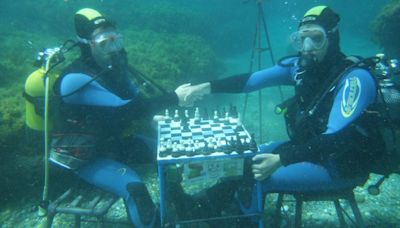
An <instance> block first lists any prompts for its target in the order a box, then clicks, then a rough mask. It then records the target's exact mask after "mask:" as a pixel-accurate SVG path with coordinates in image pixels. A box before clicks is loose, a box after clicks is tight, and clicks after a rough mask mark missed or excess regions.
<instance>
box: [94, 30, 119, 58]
mask: <svg viewBox="0 0 400 228" xmlns="http://www.w3.org/2000/svg"><path fill="white" fill-rule="evenodd" d="M92 45H93V46H94V47H95V48H98V49H100V50H101V52H103V53H111V52H117V51H120V50H121V49H122V48H123V40H122V35H121V34H119V33H116V32H106V33H101V34H98V35H96V36H95V37H94V38H93V39H92Z"/></svg>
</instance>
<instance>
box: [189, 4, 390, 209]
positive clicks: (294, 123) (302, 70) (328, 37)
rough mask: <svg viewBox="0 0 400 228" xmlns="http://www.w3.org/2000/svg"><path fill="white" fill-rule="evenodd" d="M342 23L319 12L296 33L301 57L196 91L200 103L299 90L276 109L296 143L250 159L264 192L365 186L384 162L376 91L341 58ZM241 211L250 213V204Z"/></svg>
mask: <svg viewBox="0 0 400 228" xmlns="http://www.w3.org/2000/svg"><path fill="white" fill-rule="evenodd" d="M339 20H340V18H339V16H338V15H337V14H336V13H335V12H333V11H332V10H331V9H330V8H329V7H327V6H317V7H314V8H312V9H310V10H309V11H307V12H306V14H305V15H304V17H303V19H302V20H301V22H300V24H299V27H298V31H297V32H295V33H293V34H292V35H291V41H292V42H293V45H294V47H295V48H296V50H298V52H299V55H298V56H294V57H287V58H283V59H282V60H281V61H280V63H279V64H278V65H276V66H274V67H271V68H268V69H264V70H261V71H258V72H255V73H252V74H241V75H236V76H231V77H227V78H224V79H220V80H215V81H211V82H206V83H203V84H199V85H193V86H191V94H193V95H196V97H197V98H198V97H201V96H202V95H205V94H209V93H244V92H246V93H247V92H252V91H256V90H259V89H262V88H264V87H269V86H277V85H292V86H294V88H295V95H294V97H292V98H291V99H289V100H287V101H285V102H283V104H281V105H279V106H278V107H279V108H280V110H282V111H284V113H285V120H286V125H287V131H288V135H289V138H290V140H289V141H287V142H273V143H270V144H263V145H260V147H259V150H260V154H257V155H256V156H254V157H253V159H252V160H253V164H252V166H251V170H252V173H253V176H254V178H255V179H256V180H259V181H262V186H263V192H265V193H269V192H279V191H292V192H296V191H302V192H304V191H324V190H335V189H343V188H346V187H351V186H356V185H360V184H363V183H365V181H366V180H367V178H368V175H369V173H370V171H371V167H372V166H373V165H374V163H375V162H377V160H379V158H380V156H382V155H381V154H382V151H383V150H384V148H385V146H384V142H383V139H382V136H381V135H380V133H379V131H378V129H377V127H376V121H374V119H373V117H371V115H369V114H368V112H367V111H366V110H367V109H368V108H369V107H371V106H372V105H373V104H374V102H375V101H376V97H377V85H376V82H375V79H374V77H373V76H372V75H371V74H370V72H369V71H367V70H366V69H364V68H361V67H356V66H355V64H353V63H354V62H353V61H350V60H349V59H348V58H346V56H345V55H344V54H343V53H342V52H341V50H340V45H339V30H338V25H339ZM189 99H191V98H190V96H189ZM194 99H196V98H194ZM221 194H222V193H221ZM214 195H215V194H214ZM217 197H218V196H217ZM254 204H255V202H253V203H252V206H254V207H255V205H254ZM242 206H244V207H243V208H242V209H244V210H245V207H250V202H247V205H242Z"/></svg>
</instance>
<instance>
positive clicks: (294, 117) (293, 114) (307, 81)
mask: <svg viewBox="0 0 400 228" xmlns="http://www.w3.org/2000/svg"><path fill="white" fill-rule="evenodd" d="M350 65H351V62H349V61H347V60H346V59H345V57H344V55H339V56H338V57H337V59H336V64H334V65H332V67H330V68H323V67H321V68H319V69H316V70H309V71H308V72H307V71H305V70H302V69H299V70H298V72H297V75H296V78H295V79H296V81H297V84H296V87H295V96H294V97H292V98H290V99H289V100H288V101H286V105H287V107H286V109H287V111H286V113H285V115H284V117H285V121H286V125H287V131H288V135H289V137H290V138H291V140H292V141H293V142H294V143H303V142H305V141H306V140H308V139H310V138H311V137H313V136H316V135H319V134H321V133H323V132H324V131H325V130H326V125H327V122H328V118H329V113H330V109H331V107H332V104H333V100H334V95H335V90H331V88H332V83H333V81H335V80H336V78H337V77H338V75H340V74H341V73H342V72H343V71H344V70H345V69H346V68H347V67H348V66H350ZM323 94H324V95H323ZM322 95H323V96H322ZM318 99H320V100H318ZM317 100H318V106H316V107H314V106H315V103H316V102H317ZM284 103H285V102H284Z"/></svg>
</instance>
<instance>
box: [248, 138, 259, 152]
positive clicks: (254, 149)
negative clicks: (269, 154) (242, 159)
mask: <svg viewBox="0 0 400 228" xmlns="http://www.w3.org/2000/svg"><path fill="white" fill-rule="evenodd" d="M254 138H255V137H254V134H251V140H250V145H249V150H250V151H252V152H254V153H255V152H257V151H258V146H257V143H256V140H255V139H254Z"/></svg>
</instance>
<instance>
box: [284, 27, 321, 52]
mask: <svg viewBox="0 0 400 228" xmlns="http://www.w3.org/2000/svg"><path fill="white" fill-rule="evenodd" d="M327 40H328V39H327V36H326V33H325V30H324V29H323V28H322V27H321V28H320V27H314V28H304V29H300V30H299V31H297V32H294V33H292V35H290V41H291V43H292V45H293V47H294V48H295V49H296V50H297V51H311V50H319V49H321V48H322V47H324V45H325V43H326V42H327Z"/></svg>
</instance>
